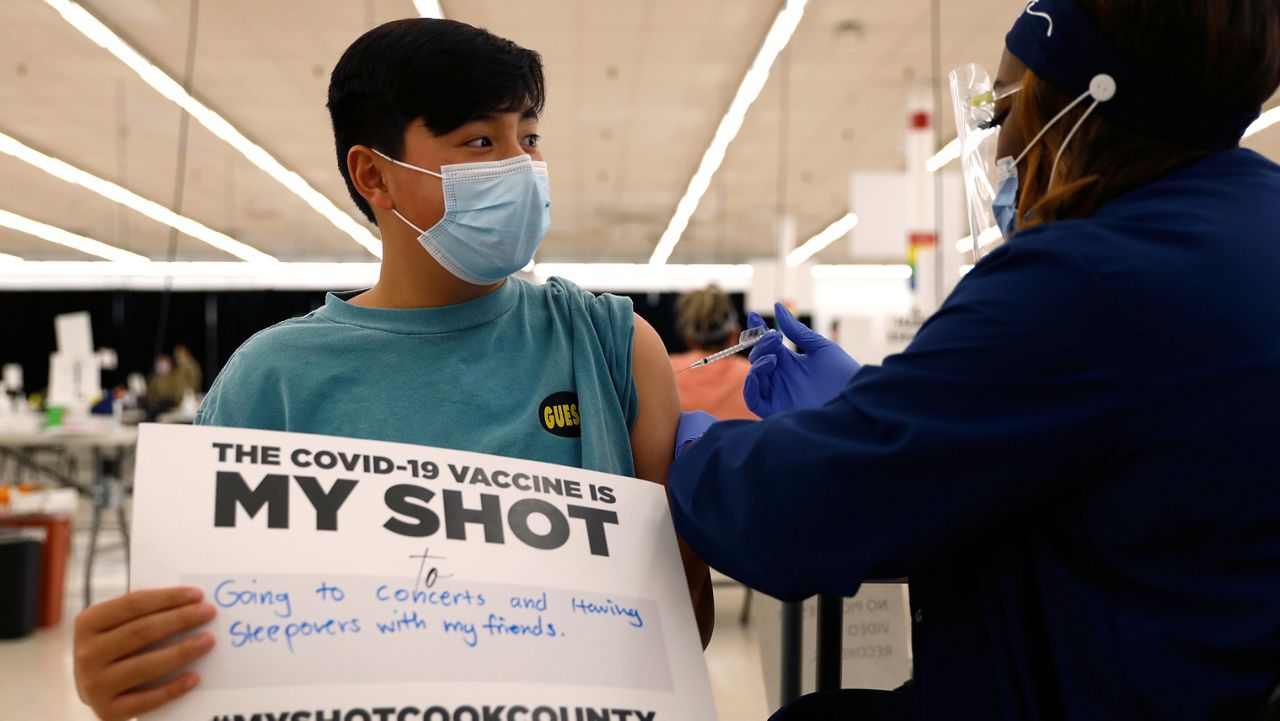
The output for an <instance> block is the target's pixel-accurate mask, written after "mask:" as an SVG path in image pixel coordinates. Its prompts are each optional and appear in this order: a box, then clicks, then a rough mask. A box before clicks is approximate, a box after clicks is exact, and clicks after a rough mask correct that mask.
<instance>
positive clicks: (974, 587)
mask: <svg viewBox="0 0 1280 721" xmlns="http://www.w3.org/2000/svg"><path fill="white" fill-rule="evenodd" d="M1278 84H1280V2H1277V1H1276V0H1232V2H1226V1H1225V0H1224V1H1222V2H1217V1H1210V0H1179V1H1178V2H1172V1H1171V0H1040V1H1039V2H1031V3H1028V4H1027V7H1026V9H1025V11H1024V12H1023V13H1022V15H1021V16H1020V17H1019V18H1018V19H1017V21H1016V23H1015V24H1014V26H1013V28H1012V30H1011V31H1010V32H1009V34H1008V35H1007V37H1006V53H1005V56H1004V59H1003V60H1002V62H1001V65H1000V72H999V74H998V76H997V77H996V78H995V82H994V84H988V83H986V82H985V81H984V80H983V76H982V73H980V72H978V71H976V70H975V69H973V68H967V69H964V70H962V71H960V72H958V73H957V74H956V75H955V78H954V79H953V87H954V89H955V91H956V95H957V99H958V101H959V102H958V103H957V104H958V105H959V106H960V107H961V115H960V118H959V122H960V124H961V126H962V127H964V128H965V130H964V132H962V135H964V136H966V137H970V136H971V137H972V138H973V140H972V141H969V142H970V144H972V145H981V143H982V142H984V141H985V140H986V139H988V138H989V134H990V133H991V131H993V130H995V129H997V128H999V134H998V140H997V141H996V144H997V150H998V152H997V153H996V154H995V155H996V158H998V159H999V162H998V168H999V170H998V172H997V177H998V185H997V186H996V188H995V189H994V192H991V193H989V195H990V200H989V202H991V203H993V205H994V206H995V207H994V210H992V211H990V212H992V218H993V221H994V222H996V223H998V224H999V226H1000V227H1001V229H1002V230H1003V231H1004V233H1005V235H1006V236H1007V238H1008V239H1007V241H1006V242H1005V243H1004V244H1003V245H1002V246H1001V247H999V248H997V249H995V250H994V251H992V252H990V253H989V254H988V255H986V256H985V257H984V258H983V259H982V260H981V261H980V262H978V263H977V266H976V267H975V268H974V270H973V271H972V272H971V273H969V274H968V275H967V276H966V277H965V278H964V279H963V280H962V282H961V283H960V284H959V285H958V286H957V288H956V289H955V291H954V292H953V293H952V294H951V296H950V297H949V298H948V299H947V301H946V302H945V303H944V305H943V306H942V308H941V310H939V311H938V313H937V314H936V315H935V316H934V317H933V318H931V319H930V320H929V321H928V322H927V323H926V324H925V325H924V327H923V328H921V330H920V332H919V334H918V336H917V337H916V339H915V341H914V342H913V343H912V344H911V346H910V347H909V348H908V349H907V350H906V352H904V353H902V354H900V355H896V356H893V357H890V358H889V359H888V360H886V361H885V362H884V364H883V365H882V366H878V367H873V366H867V367H864V368H861V369H859V368H858V366H857V364H856V363H855V362H854V361H853V360H852V359H851V358H849V357H848V356H847V355H845V354H844V353H843V352H842V351H841V350H840V349H839V348H838V347H837V346H835V345H834V344H832V343H830V342H829V341H827V340H826V339H825V338H823V337H821V336H820V335H818V334H816V333H814V332H812V331H810V330H809V329H807V328H805V327H804V326H802V325H800V324H799V323H798V322H796V321H795V320H794V319H793V318H791V317H790V316H789V315H788V314H786V312H785V309H782V308H779V310H778V315H779V321H780V326H781V329H782V331H783V332H784V333H785V334H786V335H787V336H788V337H790V338H791V339H792V340H793V341H794V342H795V344H796V345H797V346H798V348H799V350H800V351H801V352H800V353H794V352H792V351H790V350H787V349H786V348H784V347H783V346H782V344H781V342H780V340H779V339H778V338H777V337H776V334H770V337H769V338H767V339H766V340H765V341H762V342H761V343H760V344H759V345H758V346H757V347H756V349H755V351H754V352H753V353H752V360H753V369H752V372H751V374H750V375H749V377H748V379H747V381H746V387H745V395H746V397H747V401H748V405H750V406H751V407H752V409H753V410H755V411H756V412H757V413H758V414H759V415H761V416H762V417H765V419H764V420H762V421H759V422H750V421H726V422H723V423H717V424H714V425H711V426H710V427H709V428H707V427H706V426H707V424H706V423H705V422H704V421H705V420H706V419H705V418H699V417H696V416H688V417H686V418H685V419H684V421H683V423H682V429H681V433H680V435H679V438H678V441H677V442H678V444H679V445H680V448H681V449H682V452H681V455H680V457H679V459H678V460H677V462H676V463H675V465H674V466H673V467H672V471H671V476H670V486H669V487H670V495H671V499H672V507H673V513H674V517H675V523H676V528H677V530H678V531H679V532H680V533H681V535H682V536H683V537H684V538H685V539H687V540H688V542H689V543H690V544H691V545H692V546H693V548H694V549H695V550H696V551H697V552H698V553H700V554H701V556H702V557H703V558H705V559H706V560H707V561H708V562H710V564H711V565H712V566H713V567H715V568H718V569H720V570H722V571H724V572H725V573H728V574H729V575H731V576H733V577H735V578H737V579H739V580H741V581H743V582H744V583H746V584H748V585H750V586H752V587H754V588H757V589H760V590H763V591H765V592H767V593H769V594H771V595H774V596H777V597H779V598H782V599H786V600H797V599H801V598H804V597H807V596H810V595H812V594H816V593H829V594H841V595H844V596H851V595H853V594H854V593H856V592H857V590H858V587H859V585H860V584H861V583H862V582H863V581H865V580H867V579H877V578H896V577H904V576H905V577H908V578H909V579H910V597H911V611H912V618H913V628H912V633H913V644H914V669H915V670H914V681H913V683H912V684H911V685H910V687H908V688H905V689H902V690H900V691H898V692H894V693H890V692H881V693H880V694H875V693H874V692H861V693H859V692H836V693H834V694H828V695H820V696H817V697H808V698H804V699H801V700H800V701H799V702H797V703H795V704H794V705H792V706H791V707H789V708H785V709H784V710H783V711H781V712H779V714H778V715H777V717H778V718H786V719H794V718H822V719H827V720H831V721H838V720H839V719H854V718H859V719H861V718H875V719H879V718H902V719H944V718H945V719H966V720H970V719H974V720H983V721H985V720H988V719H1070V720H1080V721H1085V720H1087V721H1098V720H1100V719H1161V720H1163V721H1170V720H1178V719H1188V720H1189V719H1196V720H1197V721H1204V720H1206V719H1245V720H1247V719H1254V718H1258V714H1259V712H1260V710H1261V708H1262V707H1263V706H1264V704H1266V702H1267V700H1268V695H1269V694H1270V693H1271V692H1272V690H1273V689H1274V688H1276V686H1277V684H1278V683H1280V167H1278V166H1277V165H1275V164H1274V163H1272V162H1270V161H1268V160H1266V159H1264V158H1262V157H1261V156H1259V155H1257V154H1255V153H1253V152H1251V151H1248V150H1244V149H1241V148H1239V147H1238V141H1239V139H1240V137H1241V135H1242V133H1243V132H1244V131H1245V129H1246V127H1247V126H1248V125H1249V124H1250V122H1251V121H1252V120H1254V118H1256V117H1257V115H1258V113H1259V110H1260V106H1261V105H1262V103H1263V102H1264V101H1266V100H1267V99H1268V98H1269V97H1271V96H1272V94H1273V92H1274V91H1275V90H1276V87H1277V85H1278ZM978 158H979V156H978V155H977V154H973V153H971V154H969V155H968V160H967V161H966V175H967V176H969V177H968V178H967V180H969V181H970V187H971V188H980V186H982V184H983V179H981V178H977V177H974V176H973V175H972V174H971V172H970V171H971V170H972V168H973V167H974V165H975V163H976V164H979V165H980V162H979V159H978ZM755 322H756V323H758V320H757V321H755ZM704 431H705V433H704Z"/></svg>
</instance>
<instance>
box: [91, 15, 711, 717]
mask: <svg viewBox="0 0 1280 721" xmlns="http://www.w3.org/2000/svg"><path fill="white" fill-rule="evenodd" d="M543 102H544V85H543V76H542V65H541V60H540V58H539V56H538V54H537V53H535V52H533V51H530V50H526V49H524V48H521V47H519V46H517V45H516V44H515V43H512V42H510V41H508V40H504V39H502V38H498V37H495V36H494V35H492V34H490V33H488V32H486V31H484V30H481V29H477V28H474V27H471V26H469V25H466V24H463V23H459V22H453V21H448V20H425V19H413V20H399V21H395V22H391V23H387V24H385V25H382V26H380V27H378V28H375V29H373V30H371V31H369V32H368V33H365V34H364V35H363V36H362V37H360V38H359V39H358V40H356V41H355V43H353V44H352V46H351V47H350V48H348V49H347V51H346V53H344V54H343V56H342V58H341V60H339V61H338V64H337V66H336V67H335V68H334V71H333V75H332V77H331V79H330V85H329V112H330V116H331V118H332V120H333V133H334V139H335V142H336V145H337V154H338V167H339V170H340V171H341V172H342V177H343V179H344V180H346V183H347V188H348V190H349V191H350V192H351V197H352V199H353V200H354V201H355V203H356V205H358V206H359V207H360V210H361V211H362V212H363V213H364V214H365V216H366V217H368V218H369V220H370V221H372V222H375V223H377V224H378V227H379V229H380V230H381V234H382V239H383V252H384V256H383V263H382V270H381V274H380V275H379V278H378V282H377V284H376V285H374V286H373V287H372V288H370V289H368V290H366V291H363V292H353V293H335V294H330V295H329V296H328V297H327V298H326V300H325V304H324V307H322V308H320V309H318V310H316V311H315V312H313V313H311V314H310V315H308V316H306V317H304V318H300V319H296V320H290V321H285V322H284V323H280V324H279V325H276V326H274V327H272V328H268V329H267V330H265V331H262V332H261V333H259V334H257V335H255V336H254V337H253V338H251V339H250V340H249V341H248V342H246V343H245V344H244V345H243V346H242V347H241V348H240V349H239V350H238V351H236V353H235V354H234V355H233V356H232V358H231V359H230V361H228V363H227V366H226V368H225V369H223V371H222V373H221V374H220V375H219V376H218V378H217V380H216V381H215V382H214V384H213V387H212V388H211V389H210V391H209V395H208V397H207V398H206V399H205V401H204V403H203V404H202V406H201V408H200V413H199V415H198V417H197V422H198V423H201V424H207V425H219V426H235V427H245V428H260V429H272V430H285V431H298V432H306V433H325V434H332V435H341V436H348V437H357V438H371V439H379V440H388V441H400V442H406V443H419V444H426V445H433V446H439V447H445V448H456V449H462V450H470V451H480V452H485V453H495V454H500V455H507V456H515V457H520V458H529V459H534V460H540V461H548V462H552V463H560V464H565V465H572V466H579V467H582V468H590V469H594V470H599V471H604V472H607V473H615V474H621V475H634V476H636V477H638V478H643V479H647V480H650V481H654V482H657V483H665V482H666V476H667V466H668V465H669V464H670V461H671V451H672V447H673V445H674V443H673V441H674V437H675V430H676V424H677V420H678V416H679V400H678V398H677V395H676V389H675V382H674V379H673V376H672V371H671V366H670V364H669V362H668V360H667V355H666V352H665V350H664V348H663V345H662V342H661V340H660V339H659V338H658V336H657V334H656V333H655V332H654V331H653V329H652V328H651V327H650V326H649V325H648V324H647V323H645V322H644V321H643V320H641V319H640V318H639V317H637V316H635V315H634V314H633V312H632V310H631V305H630V302H629V301H628V300H626V299H623V298H617V297H613V296H609V295H604V296H599V297H597V296H593V295H591V294H589V293H587V292H585V291H583V290H581V289H579V288H577V287H576V286H574V285H573V284H571V283H568V282H566V281H563V280H560V279H556V278H553V279H551V280H550V281H549V282H548V283H547V284H546V285H544V286H537V285H533V284H530V283H528V282H525V281H522V280H520V279H518V278H514V277H510V276H511V275H512V274H513V273H515V272H516V271H517V270H519V269H520V268H522V267H524V266H525V265H526V264H527V263H528V262H529V261H530V260H531V259H532V258H533V255H534V252H535V251H536V249H537V247H538V244H539V243H540V242H541V240H542V237H543V235H544V234H545V233H546V230H547V226H548V224H549V222H550V190H549V184H548V176H547V167H546V164H545V163H544V162H543V161H542V153H541V151H540V150H539V148H538V140H539V136H538V119H539V116H540V114H541V112H542V108H543ZM548 410H549V411H550V413H547V411H548ZM681 550H682V554H683V555H684V557H685V559H684V560H685V571H686V574H687V576H688V579H689V587H690V593H691V597H692V599H693V602H694V608H695V612H696V615H697V617H698V626H699V629H700V632H701V634H702V637H703V643H704V645H705V643H706V641H707V640H708V639H709V637H710V630H711V618H712V614H713V610H712V598H711V585H710V581H709V575H708V571H707V568H706V566H705V564H702V563H701V561H698V560H697V559H696V558H694V557H693V556H692V555H691V554H688V552H687V550H686V549H684V547H683V544H682V545H681ZM213 616H214V609H213V607H212V606H210V605H209V604H207V603H202V602H201V596H200V592H199V591H198V590H195V589H186V588H172V589H156V590H146V591H137V592H134V593H131V594H128V595H125V596H122V597H120V598H117V599H114V600H111V601H107V602H104V603H100V604H97V605H95V606H93V607H91V608H89V609H86V610H85V611H84V613H82V614H81V615H80V617H79V618H77V619H76V638H75V647H76V653H75V669H76V681H77V687H78V689H79V692H80V696H81V698H82V699H83V700H84V701H85V702H86V703H87V704H89V705H90V706H91V707H92V708H93V709H94V711H95V712H97V714H98V715H99V717H101V718H103V719H126V718H131V717H133V716H135V715H137V714H140V713H144V712H146V711H149V710H153V709H155V708H158V707H160V706H162V705H164V704H166V703H168V702H169V701H171V700H173V699H174V698H177V697H179V696H181V695H182V694H184V693H186V692H187V691H189V690H190V689H191V688H192V687H194V686H195V685H196V683H197V682H198V679H197V677H196V675H195V674H194V673H192V672H190V671H188V672H185V673H181V674H179V675H177V676H176V677H174V678H172V679H171V680H168V681H167V682H165V683H163V684H160V685H158V686H153V685H151V684H152V682H153V681H155V680H157V679H160V678H161V677H164V676H167V675H169V674H172V673H174V672H176V671H178V670H179V669H181V668H182V667H184V666H186V665H187V664H188V663H190V662H191V661H192V660H194V659H196V658H199V657H200V656H202V655H204V654H205V653H207V652H208V651H209V650H210V649H211V648H212V647H213V637H212V635H211V634H209V633H207V632H206V633H196V634H194V635H191V636H190V637H188V638H187V639H185V640H183V641H181V642H178V643H176V644H171V645H166V646H163V647H161V648H159V649H158V650H154V649H153V645H154V644H156V643H157V642H161V641H163V640H165V639H168V638H170V637H172V636H174V635H175V634H178V633H182V632H184V631H188V630H190V629H194V628H197V627H199V626H202V625H204V624H206V623H208V622H209V620H211V619H212V618H213ZM148 649H152V650H148Z"/></svg>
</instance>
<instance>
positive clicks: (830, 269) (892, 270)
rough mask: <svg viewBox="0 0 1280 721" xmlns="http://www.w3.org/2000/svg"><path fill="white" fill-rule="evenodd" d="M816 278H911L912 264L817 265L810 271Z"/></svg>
mask: <svg viewBox="0 0 1280 721" xmlns="http://www.w3.org/2000/svg"><path fill="white" fill-rule="evenodd" d="M810 275H812V276H813V279H814V280H910V279H911V266H909V265H906V264H890V265H871V264H865V265H815V266H813V269H812V270H811V271H810Z"/></svg>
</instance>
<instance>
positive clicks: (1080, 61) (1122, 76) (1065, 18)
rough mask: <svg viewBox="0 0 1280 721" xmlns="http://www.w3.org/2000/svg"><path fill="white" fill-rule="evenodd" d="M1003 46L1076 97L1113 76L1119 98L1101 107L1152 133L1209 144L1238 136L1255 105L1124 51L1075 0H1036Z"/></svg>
mask: <svg viewBox="0 0 1280 721" xmlns="http://www.w3.org/2000/svg"><path fill="white" fill-rule="evenodd" d="M1005 47H1007V48H1008V49H1009V52H1010V53H1012V54H1013V55H1014V57H1016V58H1018V59H1019V60H1021V61H1022V62H1023V64H1024V65H1026V66H1027V67H1028V68H1031V70H1033V71H1035V73H1036V75H1038V76H1040V77H1041V78H1043V79H1044V80H1046V81H1048V82H1049V83H1050V84H1052V85H1053V86H1054V87H1056V88H1058V89H1059V90H1062V91H1063V92H1065V93H1067V94H1068V95H1071V96H1073V97H1074V96H1078V95H1081V94H1083V93H1085V92H1086V91H1088V90H1089V83H1090V82H1091V81H1092V80H1093V78H1094V77H1095V76H1097V75H1100V74H1106V75H1110V76H1111V77H1112V78H1114V79H1115V86H1116V92H1115V96H1114V97H1112V98H1111V99H1110V100H1108V101H1106V102H1102V103H1099V104H1098V109H1097V111H1098V112H1100V113H1102V114H1103V115H1106V116H1107V117H1108V118H1110V119H1112V120H1114V121H1116V122H1117V123H1121V124H1124V125H1126V126H1128V127H1130V128H1133V129H1134V130H1138V131H1140V132H1144V133H1147V134H1150V135H1155V136H1159V137H1162V138H1167V139H1169V140H1174V141H1177V142H1180V143H1184V144H1186V145H1191V146H1195V147H1199V148H1205V149H1210V150H1219V149H1223V148H1229V147H1231V146H1233V145H1235V144H1236V143H1238V142H1239V141H1240V136H1241V135H1243V134H1244V131H1245V129H1246V128H1248V127H1249V124H1250V123H1252V122H1253V121H1254V120H1256V119H1257V117H1258V115H1259V113H1261V112H1262V108H1261V107H1257V108H1229V107H1223V106H1222V105H1221V103H1216V102H1214V101H1211V100H1207V99H1205V98H1204V97H1202V96H1201V95H1199V94H1198V93H1196V92H1195V91H1193V90H1191V89H1190V88H1188V87H1185V86H1181V85H1179V84H1177V83H1176V82H1173V81H1171V80H1169V79H1168V78H1167V77H1165V76H1163V75H1161V74H1160V73H1158V72H1153V71H1152V70H1150V69H1148V68H1145V67H1143V66H1141V65H1139V64H1137V63H1135V62H1134V61H1132V60H1130V59H1129V58H1128V57H1126V56H1125V54H1124V53H1122V52H1121V51H1120V50H1119V49H1118V48H1117V47H1116V46H1115V44H1114V43H1112V42H1111V40H1110V39H1108V38H1107V37H1106V36H1105V35H1103V34H1102V32H1101V31H1099V30H1098V28H1097V27H1096V26H1095V25H1094V24H1093V22H1092V21H1091V20H1090V19H1089V17H1088V16H1087V15H1085V13H1084V11H1083V10H1081V8H1080V6H1079V5H1078V4H1076V0H1033V1H1032V2H1029V3H1027V7H1026V9H1025V10H1024V11H1023V13H1022V15H1021V16H1020V17H1019V18H1018V21H1017V22H1016V23H1014V25H1013V29H1012V30H1010V31H1009V34H1008V35H1006V36H1005Z"/></svg>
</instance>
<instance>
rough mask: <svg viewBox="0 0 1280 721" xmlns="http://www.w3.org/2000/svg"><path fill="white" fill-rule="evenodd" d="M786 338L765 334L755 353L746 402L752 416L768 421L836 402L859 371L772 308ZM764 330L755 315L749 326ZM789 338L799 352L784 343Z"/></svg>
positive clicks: (792, 318) (801, 325)
mask: <svg viewBox="0 0 1280 721" xmlns="http://www.w3.org/2000/svg"><path fill="white" fill-rule="evenodd" d="M774 312H775V313H776V314H777V318H778V328H779V329H781V330H782V334H781V335H779V334H778V333H775V332H771V333H769V334H767V335H766V336H765V337H764V338H763V339H761V341H760V342H759V343H757V344H756V347H755V348H753V349H751V371H750V372H749V373H748V374H747V380H746V383H745V384H743V387H742V398H743V400H745V401H746V402H747V407H748V408H750V409H751V412H752V413H755V414H756V415H758V416H760V417H761V418H768V417H769V416H771V415H774V414H775V413H783V412H786V411H794V410H800V409H804V408H817V407H818V406H821V405H823V404H825V403H826V402H827V401H829V400H831V399H832V398H835V397H836V395H837V394H839V393H840V391H841V390H843V389H844V387H845V386H846V385H848V384H849V381H850V380H852V379H853V375H854V374H855V373H857V372H858V369H859V368H860V367H861V366H859V365H858V362H857V361H855V360H854V359H853V358H851V357H849V354H848V353H845V352H844V350H843V349H842V348H841V347H840V346H838V345H836V344H835V343H832V342H831V341H830V340H828V339H826V338H824V337H823V336H822V335H821V334H820V333H817V332H815V331H813V330H812V329H811V328H809V327H808V326H806V325H805V324H804V323H801V322H800V321H798V320H796V319H795V316H793V315H791V311H789V310H787V308H786V306H784V305H782V304H781V303H777V304H775V305H774ZM764 325H765V322H764V320H763V319H762V318H761V317H760V316H759V315H758V314H756V313H751V314H749V315H748V316H747V327H748V328H757V327H762V326H764ZM783 335H785V336H786V337H787V338H788V339H790V340H791V341H792V342H793V343H795V344H796V347H797V348H799V349H800V353H796V352H795V351H792V350H791V349H789V348H787V347H786V346H784V345H783V344H782V336H783Z"/></svg>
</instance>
